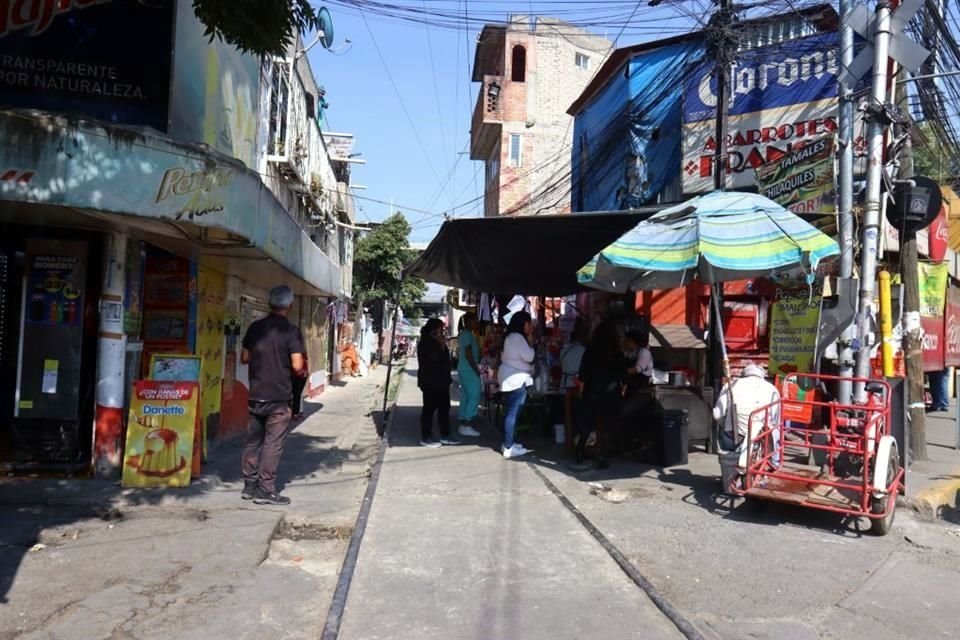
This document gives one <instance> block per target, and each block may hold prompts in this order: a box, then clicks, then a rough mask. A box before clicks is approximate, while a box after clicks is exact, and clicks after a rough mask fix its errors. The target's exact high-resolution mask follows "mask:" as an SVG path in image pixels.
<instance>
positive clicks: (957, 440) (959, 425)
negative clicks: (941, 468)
mask: <svg viewBox="0 0 960 640" xmlns="http://www.w3.org/2000/svg"><path fill="white" fill-rule="evenodd" d="M953 389H954V393H955V394H956V395H957V413H956V416H955V419H954V422H953V430H954V440H953V448H954V449H960V369H957V373H956V376H955V377H954V383H953Z"/></svg>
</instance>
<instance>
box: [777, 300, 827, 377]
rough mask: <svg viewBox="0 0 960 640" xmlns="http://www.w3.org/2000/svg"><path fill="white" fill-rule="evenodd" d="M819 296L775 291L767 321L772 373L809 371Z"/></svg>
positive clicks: (816, 324)
mask: <svg viewBox="0 0 960 640" xmlns="http://www.w3.org/2000/svg"><path fill="white" fill-rule="evenodd" d="M820 301H821V296H820V295H819V294H818V295H813V296H811V295H810V293H809V290H796V291H792V290H783V289H781V290H778V291H777V299H776V301H775V302H774V303H773V310H772V313H771V320H770V365H769V370H770V373H771V375H777V376H784V375H787V374H789V373H810V372H812V371H813V368H814V356H815V354H816V350H817V329H818V326H819V324H820Z"/></svg>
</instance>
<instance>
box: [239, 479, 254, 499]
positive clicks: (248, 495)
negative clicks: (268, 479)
mask: <svg viewBox="0 0 960 640" xmlns="http://www.w3.org/2000/svg"><path fill="white" fill-rule="evenodd" d="M256 495H257V483H256V482H252V483H250V482H244V483H243V491H242V492H241V493H240V499H241V500H253V498H254V497H255V496H256Z"/></svg>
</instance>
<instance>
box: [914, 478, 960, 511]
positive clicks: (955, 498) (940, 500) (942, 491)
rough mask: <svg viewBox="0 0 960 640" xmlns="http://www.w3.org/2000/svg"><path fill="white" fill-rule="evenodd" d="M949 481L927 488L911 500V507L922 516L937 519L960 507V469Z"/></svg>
mask: <svg viewBox="0 0 960 640" xmlns="http://www.w3.org/2000/svg"><path fill="white" fill-rule="evenodd" d="M948 478H949V479H948V480H945V481H943V482H938V483H936V484H934V485H933V486H931V487H927V488H926V489H923V490H921V491H919V492H918V493H917V495H915V496H913V497H912V498H910V501H909V502H910V506H911V507H912V508H913V509H914V511H916V512H917V513H919V514H920V515H921V516H923V517H926V518H930V519H936V518H942V517H943V516H944V513H945V512H947V511H950V510H953V509H957V508H958V506H960V469H955V470H954V471H953V472H952V473H951V474H950V475H949V476H948Z"/></svg>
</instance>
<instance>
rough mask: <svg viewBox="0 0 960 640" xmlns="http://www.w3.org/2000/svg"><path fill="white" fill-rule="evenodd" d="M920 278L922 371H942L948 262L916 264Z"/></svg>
mask: <svg viewBox="0 0 960 640" xmlns="http://www.w3.org/2000/svg"><path fill="white" fill-rule="evenodd" d="M917 268H918V274H919V279H920V283H919V284H920V324H921V325H922V326H923V370H924V371H942V370H943V368H944V366H945V365H944V362H945V353H944V343H945V340H944V308H945V307H946V304H947V280H948V278H949V271H948V270H947V265H946V263H940V264H931V263H929V262H921V263H920V264H918V265H917Z"/></svg>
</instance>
